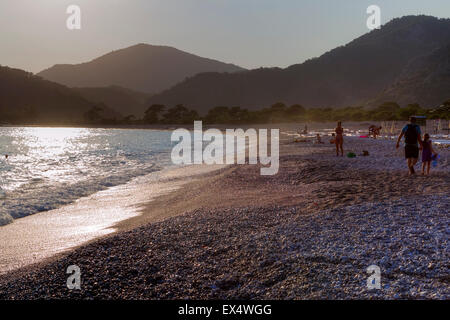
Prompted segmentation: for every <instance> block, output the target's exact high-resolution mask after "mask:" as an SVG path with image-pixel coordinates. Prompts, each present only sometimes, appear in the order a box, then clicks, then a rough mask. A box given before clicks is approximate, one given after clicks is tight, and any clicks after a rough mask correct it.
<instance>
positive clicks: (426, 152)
mask: <svg viewBox="0 0 450 320" xmlns="http://www.w3.org/2000/svg"><path fill="white" fill-rule="evenodd" d="M416 122H417V119H416V117H410V119H409V123H408V124H407V125H406V126H405V127H403V129H402V131H401V132H400V135H399V136H398V139H397V144H396V148H397V149H398V148H399V147H400V141H401V140H402V138H403V137H405V159H406V163H407V166H408V170H409V174H410V175H413V174H415V170H414V166H415V165H416V164H417V162H418V160H419V152H420V150H422V175H428V174H429V173H430V166H431V161H432V160H434V159H436V158H437V156H438V154H437V152H436V151H435V150H434V149H433V144H432V141H431V140H430V135H429V134H428V133H425V135H424V136H423V139H422V132H421V130H420V126H419V125H418V124H417V123H416ZM380 130H381V127H378V126H375V125H372V126H370V127H369V136H370V135H371V134H372V135H373V137H374V138H375V139H376V137H377V136H378V135H379V134H380ZM317 143H323V142H322V140H321V139H320V135H319V134H317ZM330 143H332V144H335V145H336V156H337V157H338V156H339V154H340V155H341V157H343V156H344V128H343V127H342V122H341V121H339V122H338V123H337V127H336V128H335V130H334V133H333V134H332V139H331V140H330Z"/></svg>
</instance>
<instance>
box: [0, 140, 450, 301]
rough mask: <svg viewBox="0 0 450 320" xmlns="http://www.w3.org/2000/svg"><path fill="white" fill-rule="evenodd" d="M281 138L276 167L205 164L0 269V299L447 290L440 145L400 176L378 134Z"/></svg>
mask: <svg viewBox="0 0 450 320" xmlns="http://www.w3.org/2000/svg"><path fill="white" fill-rule="evenodd" d="M280 140H281V141H280V142H281V146H280V147H281V150H280V151H281V153H280V171H279V174H278V175H275V176H273V177H262V176H260V175H259V174H258V168H259V166H246V165H233V166H230V167H227V168H222V169H221V170H217V171H214V172H213V173H211V174H206V175H204V176H202V177H201V178H199V179H198V180H197V181H195V182H193V183H191V184H185V185H184V186H183V187H181V188H180V189H178V190H176V191H175V192H173V193H170V194H167V195H163V196H161V197H159V198H157V199H154V200H153V201H152V202H149V203H147V204H145V205H144V206H143V207H141V210H142V214H141V215H140V216H136V217H132V218H131V219H128V220H125V221H122V222H120V223H119V224H117V227H118V232H116V233H114V234H112V235H108V236H105V237H102V238H101V239H98V240H95V241H92V242H90V243H89V244H87V245H83V246H80V247H77V248H75V249H74V250H71V251H70V252H67V253H64V254H61V255H58V256H57V257H53V258H52V259H49V260H47V261H45V262H43V263H40V264H38V265H32V266H28V267H26V268H23V269H20V270H17V271H13V272H10V273H8V274H6V275H3V276H0V298H2V299H17V298H27V299H28V298H30V299H32V298H33V297H36V296H39V298H49V297H53V298H54V297H59V298H83V299H89V298H98V299H118V298H119V299H122V298H123V299H175V298H177V299H180V298H181V299H184V298H191V299H192V298H197V299H211V298H213V299H214V298H225V299H233V298H241V299H242V298H243V299H247V298H249V299H258V298H263V299H267V298H268V299H328V298H335V299H341V298H353V299H359V298H362V299H369V298H389V299H396V298H415V299H419V298H426V299H433V298H434V299H448V298H449V297H450V295H449V292H448V290H447V289H448V274H446V269H445V265H446V264H447V263H448V261H447V260H446V257H448V256H446V250H448V249H446V248H447V247H448V246H447V241H448V240H447V239H446V234H445V229H443V228H445V226H446V225H448V217H447V216H446V212H448V210H449V205H450V204H449V201H448V191H447V192H446V190H448V187H449V180H450V179H449V171H448V168H449V161H448V160H449V155H448V152H447V151H445V150H443V152H444V153H445V154H443V159H442V161H441V165H440V167H438V168H437V169H435V170H432V175H431V176H429V177H421V176H417V177H407V176H406V169H405V168H404V159H403V158H402V157H401V152H398V151H394V150H392V149H390V148H391V147H392V146H391V145H390V144H392V141H389V140H372V139H370V140H368V139H360V140H358V138H347V139H346V144H345V145H344V147H347V150H349V149H348V148H349V147H350V146H351V147H350V148H351V149H355V150H354V151H358V152H359V151H360V150H359V149H362V148H368V149H369V150H370V156H369V157H357V158H356V159H347V158H341V157H338V158H336V157H335V155H333V153H334V150H333V148H334V146H332V145H329V144H326V145H312V144H308V145H303V144H301V143H300V144H299V143H296V144H295V143H292V138H291V137H287V136H286V134H284V135H283V137H282V139H280ZM357 149H358V150H357ZM426 199H431V200H426ZM426 201H431V203H433V204H434V206H431V207H428V206H427V205H426ZM434 209H438V211H436V210H434ZM405 210H406V211H405ZM169 215H173V217H170V218H168V216H169ZM427 228H428V229H429V230H428V229H427ZM414 230H416V231H414ZM417 230H420V232H417ZM431 231H434V232H431ZM430 239H432V240H433V241H431V242H430ZM420 243H425V244H426V246H425V247H423V245H422V246H421V245H420ZM411 246H412V247H411ZM415 246H418V247H415ZM417 250H418V251H417ZM423 250H425V253H426V252H429V254H424V253H423V252H421V251H423ZM367 263H375V264H378V265H380V267H382V270H383V271H382V272H383V274H385V276H386V278H383V279H386V281H385V282H384V284H385V286H384V287H383V290H381V291H379V292H370V291H368V290H367V289H366V288H365V285H364V283H365V279H366V278H367V275H366V273H365V268H366V267H367V266H368V264H367ZM69 264H80V267H81V269H82V270H84V271H82V272H85V274H84V276H83V287H82V290H81V291H79V292H74V291H69V290H67V289H65V288H64V285H63V284H64V283H65V277H66V275H65V273H64V272H65V270H64V268H65V267H67V266H68V265H69ZM366 264H367V265H366ZM411 265H412V266H411ZM408 266H409V267H408ZM43 277H44V279H43ZM402 277H403V280H402ZM405 279H406V280H405ZM421 279H422V280H421ZM386 285H387V286H386ZM36 286H39V287H40V288H41V289H40V291H38V292H34V291H33V289H32V288H33V287H36ZM411 288H412V289H413V291H411V290H410V289H411ZM432 288H438V291H437V292H433V290H432Z"/></svg>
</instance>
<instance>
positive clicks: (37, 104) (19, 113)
mask: <svg viewBox="0 0 450 320" xmlns="http://www.w3.org/2000/svg"><path fill="white" fill-rule="evenodd" d="M94 106H96V104H95V103H93V102H90V101H88V100H86V99H85V98H83V97H82V96H81V95H80V94H79V93H77V92H75V91H73V90H72V89H70V88H67V87H65V86H63V85H60V84H57V83H53V82H51V81H47V80H43V79H41V78H40V77H37V76H34V75H33V74H32V73H29V72H26V71H23V70H19V69H12V68H9V67H4V66H0V122H20V123H24V122H33V123H58V124H59V123H63V122H64V123H73V122H79V121H82V120H83V116H84V113H85V112H87V111H89V110H90V109H91V108H93V107H94ZM102 107H103V111H102V112H101V114H102V116H104V117H105V118H111V119H112V118H115V117H116V118H119V117H121V116H120V115H119V114H118V113H117V112H114V111H112V110H111V109H109V108H108V107H106V106H102Z"/></svg>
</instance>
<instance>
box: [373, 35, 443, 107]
mask: <svg viewBox="0 0 450 320" xmlns="http://www.w3.org/2000/svg"><path fill="white" fill-rule="evenodd" d="M442 97H447V98H448V97H450V39H449V44H448V45H447V46H444V47H441V48H439V49H437V50H435V51H433V52H432V53H430V54H428V55H425V56H421V57H418V58H416V59H413V60H412V61H411V62H410V63H409V64H408V65H407V66H406V67H405V68H404V69H403V71H402V73H401V74H400V75H399V77H398V78H397V79H396V81H395V82H394V83H393V84H392V85H391V86H390V87H389V88H387V89H386V90H385V91H383V92H382V93H381V94H380V95H379V96H378V97H377V98H376V99H375V100H374V101H371V102H370V104H371V105H374V106H375V105H377V104H379V103H380V102H384V101H396V102H397V103H399V104H400V105H407V104H410V103H418V104H420V105H429V106H434V107H436V106H439V104H440V103H441V102H442V100H443V99H442Z"/></svg>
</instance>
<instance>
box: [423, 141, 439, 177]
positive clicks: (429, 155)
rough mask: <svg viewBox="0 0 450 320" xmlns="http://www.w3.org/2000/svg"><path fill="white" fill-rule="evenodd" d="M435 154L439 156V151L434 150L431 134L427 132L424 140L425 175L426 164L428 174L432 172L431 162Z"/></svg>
mask: <svg viewBox="0 0 450 320" xmlns="http://www.w3.org/2000/svg"><path fill="white" fill-rule="evenodd" d="M433 155H434V156H435V157H437V153H436V152H435V151H434V150H433V145H432V141H431V140H430V135H429V134H428V133H425V135H424V136H423V142H422V175H425V166H426V167H427V173H426V174H427V175H429V174H430V164H431V160H433Z"/></svg>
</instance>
